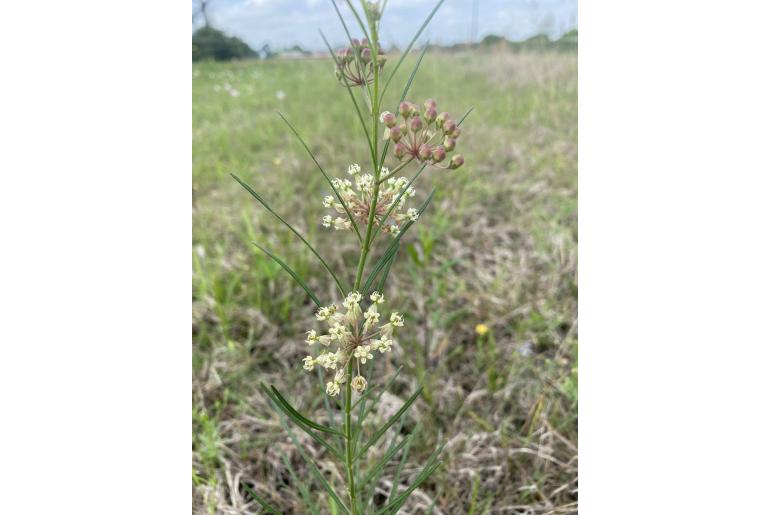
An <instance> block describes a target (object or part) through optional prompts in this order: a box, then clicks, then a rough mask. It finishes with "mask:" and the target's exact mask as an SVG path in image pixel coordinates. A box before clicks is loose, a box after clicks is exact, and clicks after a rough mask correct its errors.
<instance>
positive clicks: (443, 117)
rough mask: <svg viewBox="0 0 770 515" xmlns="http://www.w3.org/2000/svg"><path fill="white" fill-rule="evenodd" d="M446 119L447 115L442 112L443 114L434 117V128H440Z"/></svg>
mask: <svg viewBox="0 0 770 515" xmlns="http://www.w3.org/2000/svg"><path fill="white" fill-rule="evenodd" d="M448 119H449V113H447V112H446V111H444V112H443V113H441V114H440V115H438V116H437V117H436V127H441V126H442V125H444V120H448Z"/></svg>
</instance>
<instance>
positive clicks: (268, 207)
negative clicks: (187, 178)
mask: <svg viewBox="0 0 770 515" xmlns="http://www.w3.org/2000/svg"><path fill="white" fill-rule="evenodd" d="M230 175H231V176H232V177H233V179H235V180H236V181H238V184H240V185H241V186H243V188H244V189H245V190H246V191H248V192H249V193H250V194H251V196H252V197H254V198H255V199H257V201H258V202H259V203H260V204H262V206H264V208H265V209H267V210H268V211H270V213H272V215H273V216H275V217H276V218H277V219H278V220H280V221H281V222H283V224H284V225H285V226H286V227H288V228H289V230H290V231H291V232H293V233H294V234H295V235H296V236H297V238H299V239H300V240H302V243H304V244H305V245H306V246H307V248H309V249H310V252H312V253H313V254H314V255H315V257H317V258H318V260H319V261H320V262H321V264H322V265H323V267H324V268H325V269H326V271H327V272H329V275H331V277H332V279H334V282H336V283H337V288H339V289H340V292H341V293H342V294H343V295H345V290H344V288H343V287H342V284H341V283H340V280H339V279H337V276H336V275H335V274H334V272H333V271H332V269H331V268H329V265H328V264H327V263H326V261H325V260H324V258H322V257H321V255H320V254H319V253H318V251H317V250H316V249H315V248H314V247H313V246H312V245H311V244H310V243H308V241H307V240H306V239H305V238H304V237H303V236H302V235H301V234H300V233H299V231H297V230H296V229H295V228H294V227H292V225H291V224H290V223H289V222H287V221H286V220H284V219H283V218H282V217H281V215H279V214H278V213H276V212H275V211H273V208H271V207H270V205H269V204H268V203H267V202H266V201H265V199H263V198H262V197H260V196H259V194H258V193H257V192H256V191H254V189H252V187H251V186H249V185H248V184H246V183H245V182H243V181H242V180H241V178H240V177H238V176H237V175H235V174H234V173H231V174H230Z"/></svg>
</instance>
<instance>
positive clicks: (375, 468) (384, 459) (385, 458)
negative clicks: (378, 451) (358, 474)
mask: <svg viewBox="0 0 770 515" xmlns="http://www.w3.org/2000/svg"><path fill="white" fill-rule="evenodd" d="M411 440H412V435H409V436H407V437H406V438H402V439H401V442H399V444H398V445H396V446H395V447H391V449H390V450H388V452H386V453H385V455H384V456H383V457H382V458H380V460H379V461H378V462H377V463H376V464H375V465H374V466H373V467H372V469H371V470H370V471H369V472H368V473H367V474H366V477H365V478H364V480H363V482H362V486H363V485H365V484H367V483H369V481H371V480H372V479H374V477H375V476H376V475H377V474H378V473H379V472H381V471H382V470H383V469H384V468H385V465H387V464H388V462H389V461H390V460H391V459H392V458H393V456H395V455H396V453H398V451H400V450H401V449H402V448H403V447H404V445H406V444H407V443H409V442H410V441H411Z"/></svg>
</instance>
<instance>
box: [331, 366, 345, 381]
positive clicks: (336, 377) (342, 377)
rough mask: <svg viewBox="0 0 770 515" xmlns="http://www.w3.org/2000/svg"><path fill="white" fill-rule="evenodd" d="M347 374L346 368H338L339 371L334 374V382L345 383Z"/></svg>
mask: <svg viewBox="0 0 770 515" xmlns="http://www.w3.org/2000/svg"><path fill="white" fill-rule="evenodd" d="M345 375H346V373H345V369H344V368H340V369H339V370H337V373H336V374H334V382H335V383H344V382H345Z"/></svg>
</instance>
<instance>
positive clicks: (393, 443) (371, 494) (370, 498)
mask: <svg viewBox="0 0 770 515" xmlns="http://www.w3.org/2000/svg"><path fill="white" fill-rule="evenodd" d="M419 427H420V424H419V422H418V423H417V425H416V426H415V431H414V432H413V433H412V434H411V435H408V437H411V438H413V437H414V434H416V432H417V430H418V429H419ZM403 428H404V419H403V418H402V419H401V421H400V422H399V423H398V429H396V431H395V432H394V434H393V438H392V439H391V440H390V445H389V446H388V452H390V450H391V449H393V448H394V447H395V446H396V440H397V439H398V436H399V435H400V434H401V430H402V429H403ZM410 445H411V442H407V445H406V447H404V452H405V453H408V452H409V446H410ZM384 470H385V469H384V468H382V469H380V471H379V472H378V473H377V474H375V477H374V478H373V479H372V481H371V486H370V487H369V493H368V495H367V498H366V499H367V500H366V503H365V505H366V506H369V505H370V504H371V503H372V502H374V495H375V494H376V493H377V485H378V484H379V483H380V478H381V477H382V473H383V472H384ZM386 502H388V501H386Z"/></svg>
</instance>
